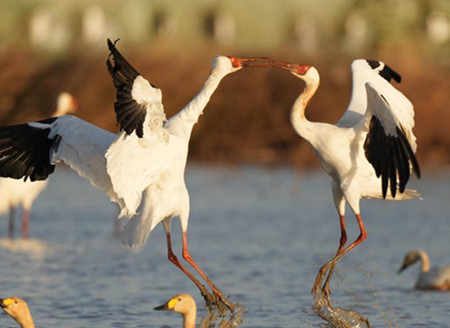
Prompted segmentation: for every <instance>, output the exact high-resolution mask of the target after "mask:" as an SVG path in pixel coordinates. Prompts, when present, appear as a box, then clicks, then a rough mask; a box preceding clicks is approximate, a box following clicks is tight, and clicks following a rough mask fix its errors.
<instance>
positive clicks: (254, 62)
mask: <svg viewBox="0 0 450 328" xmlns="http://www.w3.org/2000/svg"><path fill="white" fill-rule="evenodd" d="M227 57H228V58H229V59H230V61H231V65H233V67H234V68H242V67H270V66H271V62H272V60H271V59H270V58H268V57H252V58H238V57H233V56H227Z"/></svg>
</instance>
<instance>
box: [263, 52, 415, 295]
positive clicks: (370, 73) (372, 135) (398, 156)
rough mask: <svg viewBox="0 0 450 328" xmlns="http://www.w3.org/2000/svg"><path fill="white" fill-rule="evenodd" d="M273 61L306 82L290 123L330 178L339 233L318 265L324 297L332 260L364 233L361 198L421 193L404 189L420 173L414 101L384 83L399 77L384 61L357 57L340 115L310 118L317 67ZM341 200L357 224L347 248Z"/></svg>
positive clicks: (318, 285) (316, 289) (398, 197)
mask: <svg viewBox="0 0 450 328" xmlns="http://www.w3.org/2000/svg"><path fill="white" fill-rule="evenodd" d="M272 66H274V67H277V68H282V69H284V70H288V71H290V72H291V73H292V74H294V75H295V76H296V77H298V78H299V79H301V80H303V81H304V82H305V84H306V86H305V89H304V90H303V92H302V93H301V94H300V96H298V98H297V99H296V100H295V102H294V104H293V106H292V109H291V123H292V126H293V127H294V129H295V131H296V132H297V134H299V135H300V136H301V137H303V138H304V139H305V140H306V141H307V142H308V143H309V144H310V145H311V147H312V148H313V150H314V153H315V154H316V156H317V157H318V159H319V161H320V163H321V164H322V167H323V168H324V170H325V171H326V172H327V173H328V174H329V175H330V176H331V178H332V187H331V188H332V192H333V200H334V204H335V206H336V209H337V211H338V214H339V221H340V228H341V238H340V242H339V247H338V249H337V251H336V254H335V256H334V257H333V258H332V259H331V260H329V261H328V262H327V263H326V264H325V265H323V266H322V267H321V268H320V270H319V272H318V274H317V276H316V280H315V282H314V285H313V288H312V293H313V294H314V295H315V296H316V297H317V296H318V295H319V291H320V290H322V296H327V297H328V295H329V283H330V279H331V276H332V274H333V270H334V267H335V265H336V263H337V262H338V261H339V259H340V258H342V257H343V256H344V255H345V254H347V253H348V252H349V251H350V250H352V249H353V248H354V247H355V246H357V245H358V244H360V243H361V242H362V241H363V240H364V239H366V237H367V233H366V229H365V227H364V224H363V221H362V218H361V215H360V208H359V202H360V199H361V198H378V199H387V200H403V199H411V198H420V195H419V194H418V193H417V192H416V191H415V190H411V189H406V184H407V182H408V180H409V177H410V174H411V171H412V172H414V174H415V175H416V176H417V177H418V178H420V169H419V164H418V162H417V159H416V157H415V154H414V153H415V151H416V148H417V146H416V138H415V136H414V135H413V132H412V128H413V127H414V110H413V105H412V104H411V102H410V101H409V100H408V99H407V98H406V97H405V96H404V95H403V94H402V93H401V92H400V91H398V90H397V89H396V88H394V87H393V86H392V85H391V84H390V83H389V82H390V80H391V79H392V78H393V79H394V80H395V81H397V82H400V81H401V78H400V75H399V74H397V73H396V72H395V71H394V70H392V69H391V68H390V67H389V66H387V65H385V64H384V63H383V62H380V61H374V60H364V59H357V60H355V61H353V63H352V65H351V71H352V96H351V99H350V103H349V105H348V107H347V111H346V112H345V114H344V115H343V116H342V118H341V119H340V120H339V121H338V122H337V123H336V124H327V123H320V122H311V121H309V120H308V119H306V116H305V109H306V107H307V105H308V104H309V102H310V100H311V99H312V97H313V96H314V94H315V93H316V91H317V89H318V87H319V84H320V77H319V73H318V71H317V69H316V68H314V67H313V66H309V65H298V64H288V63H284V62H273V63H272ZM388 191H389V192H388ZM346 204H348V205H349V206H350V208H351V209H352V211H353V213H354V214H355V216H356V220H357V222H358V226H359V229H360V234H359V236H358V238H357V239H356V240H355V241H353V242H352V243H351V244H349V245H348V246H347V247H345V245H346V243H347V232H346V227H345V218H344V215H345V206H346ZM327 272H328V276H327V278H326V280H325V283H324V284H323V285H322V281H323V278H324V276H325V274H326V273H327ZM321 286H322V288H321Z"/></svg>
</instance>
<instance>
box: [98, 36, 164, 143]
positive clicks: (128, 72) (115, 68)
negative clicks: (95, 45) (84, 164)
mask: <svg viewBox="0 0 450 328" xmlns="http://www.w3.org/2000/svg"><path fill="white" fill-rule="evenodd" d="M108 48H109V50H110V54H109V56H108V59H107V61H106V66H107V67H108V72H109V74H111V77H112V79H113V83H114V86H115V88H116V90H117V92H116V102H115V103H114V110H115V112H116V118H117V123H118V124H120V128H121V130H124V131H125V132H126V133H127V134H128V135H130V134H132V133H133V132H135V133H136V135H137V136H138V137H139V138H142V137H144V135H145V137H148V136H147V134H153V137H159V136H161V137H163V136H164V135H165V130H164V128H163V124H164V122H165V120H166V115H165V113H164V108H163V105H162V96H161V90H160V89H158V88H157V87H155V86H154V85H151V84H150V83H149V82H148V81H147V80H146V79H145V78H143V77H142V76H141V75H140V74H139V73H138V71H136V69H134V67H133V66H131V65H130V63H128V61H127V60H126V59H125V58H124V57H123V56H122V55H121V54H120V52H119V51H118V50H117V49H116V47H115V45H114V44H113V43H112V42H111V40H109V39H108ZM147 129H148V130H147Z"/></svg>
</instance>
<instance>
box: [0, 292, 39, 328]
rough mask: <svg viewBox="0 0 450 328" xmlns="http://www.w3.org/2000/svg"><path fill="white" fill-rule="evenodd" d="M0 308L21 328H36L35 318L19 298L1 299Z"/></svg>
mask: <svg viewBox="0 0 450 328" xmlns="http://www.w3.org/2000/svg"><path fill="white" fill-rule="evenodd" d="M0 307H1V308H2V309H3V311H5V313H6V314H8V315H9V316H10V317H11V318H13V319H14V320H15V321H16V322H17V323H18V324H19V325H20V327H21V328H34V327H35V326H34V322H33V317H32V316H31V313H30V309H29V308H28V305H27V303H26V302H25V301H24V300H23V299H21V298H18V297H9V298H4V299H0Z"/></svg>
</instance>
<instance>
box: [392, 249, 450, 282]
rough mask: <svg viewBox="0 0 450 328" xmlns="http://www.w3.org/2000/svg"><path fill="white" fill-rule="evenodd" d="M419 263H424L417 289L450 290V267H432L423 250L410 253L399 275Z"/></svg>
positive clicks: (406, 256)
mask: <svg viewBox="0 0 450 328" xmlns="http://www.w3.org/2000/svg"><path fill="white" fill-rule="evenodd" d="M418 261H421V262H422V268H421V270H420V274H419V278H418V279H417V281H416V284H415V286H414V288H415V289H420V290H450V265H445V266H434V267H430V258H429V256H428V254H427V252H425V251H424V250H422V249H418V250H412V251H410V252H408V253H407V254H406V255H405V258H404V260H403V264H402V266H401V268H400V269H399V270H398V273H401V272H402V271H403V270H405V269H406V268H407V267H409V266H410V265H412V264H414V263H416V262H418Z"/></svg>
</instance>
